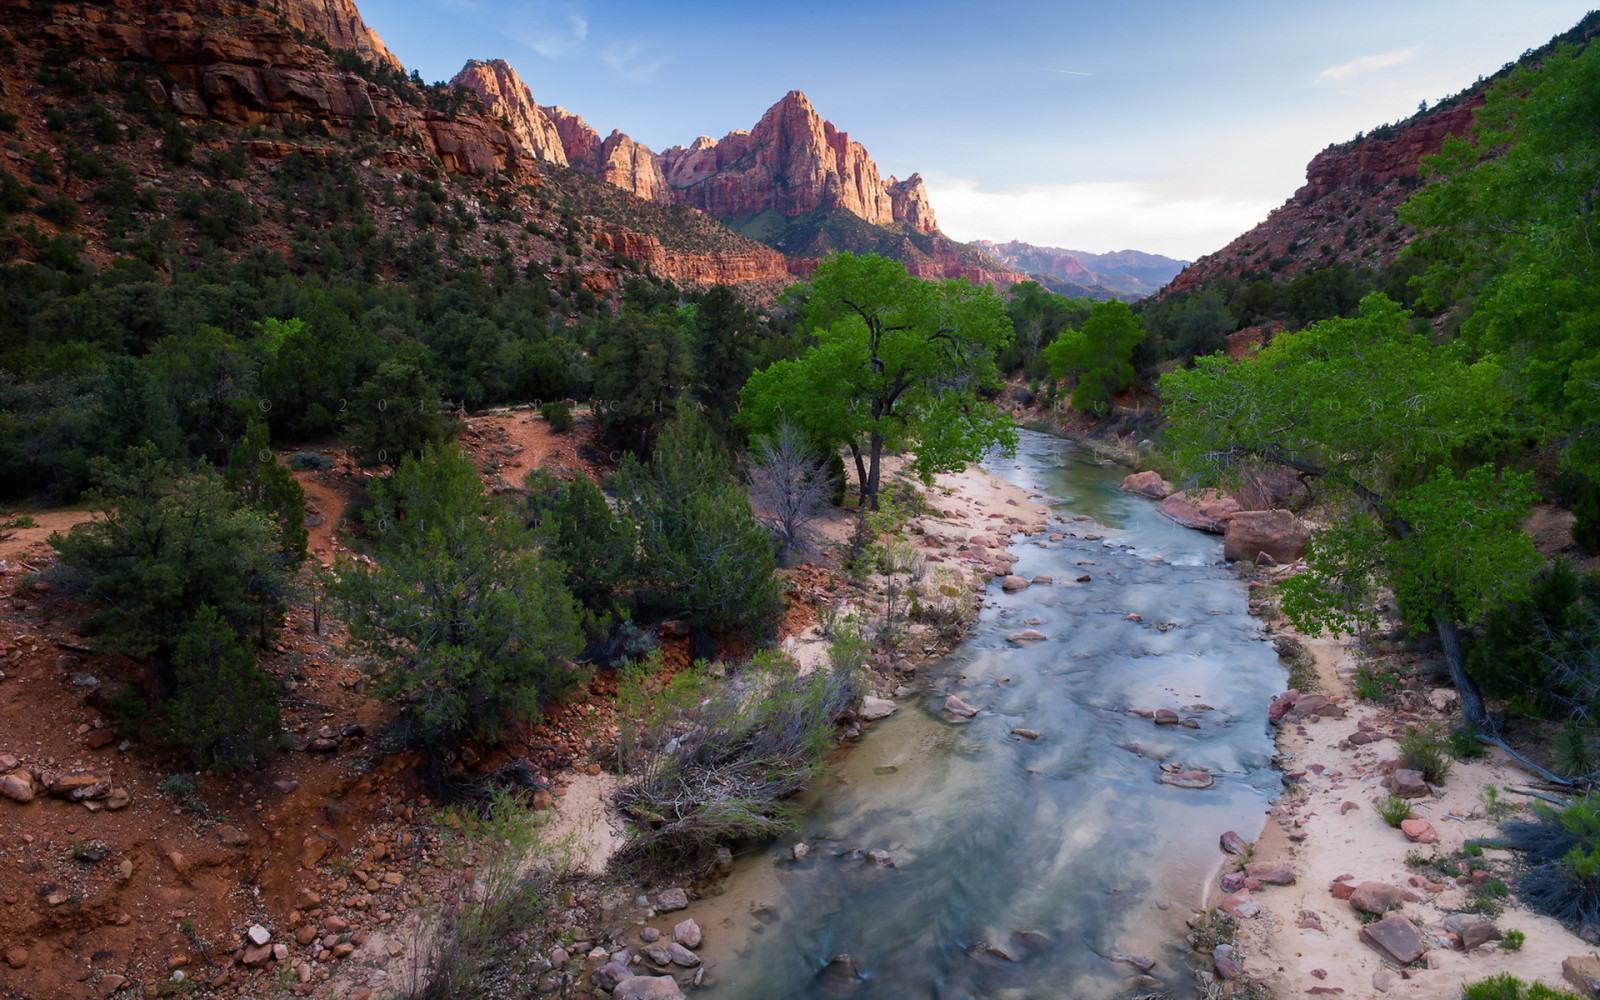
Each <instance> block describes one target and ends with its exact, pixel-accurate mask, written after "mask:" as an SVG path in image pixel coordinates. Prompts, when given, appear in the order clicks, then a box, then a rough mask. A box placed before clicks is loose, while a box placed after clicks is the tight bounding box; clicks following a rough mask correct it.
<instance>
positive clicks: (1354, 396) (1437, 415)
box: [1161, 294, 1538, 730]
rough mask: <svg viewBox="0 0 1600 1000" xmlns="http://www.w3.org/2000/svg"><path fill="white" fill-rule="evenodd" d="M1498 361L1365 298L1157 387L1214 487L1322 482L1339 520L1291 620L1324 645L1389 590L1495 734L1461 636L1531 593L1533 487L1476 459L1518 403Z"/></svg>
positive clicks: (1298, 594)
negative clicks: (1356, 308) (1288, 477)
mask: <svg viewBox="0 0 1600 1000" xmlns="http://www.w3.org/2000/svg"><path fill="white" fill-rule="evenodd" d="M1501 376H1502V372H1501V370H1500V369H1499V367H1498V366H1497V365H1495V364H1493V363H1490V362H1485V361H1480V362H1477V363H1472V362H1469V360H1468V359H1467V356H1466V354H1465V353H1464V351H1463V350H1461V348H1460V347H1459V346H1458V345H1443V346H1440V345H1435V344H1433V343H1432V342H1430V341H1429V340H1428V339H1427V338H1426V337H1423V336H1421V335H1419V334H1417V333H1415V332H1413V331H1412V329H1411V317H1410V314H1408V313H1406V312H1405V311H1404V310H1402V309H1401V308H1400V307H1399V306H1398V305H1396V304H1395V303H1393V302H1392V301H1390V300H1389V299H1387V298H1386V297H1384V296H1382V295H1381V294H1374V295H1371V296H1368V298H1367V299H1365V300H1364V301H1363V302H1362V304H1361V315H1360V316H1359V317H1356V318H1352V319H1334V320H1326V321H1323V322H1321V323H1318V324H1316V325H1314V326H1312V327H1310V328H1309V329H1307V330H1305V331H1303V332H1300V333H1295V334H1284V335H1281V336H1279V337H1278V338H1276V339H1275V340H1274V341H1273V343H1272V344H1271V345H1270V346H1269V347H1267V348H1266V349H1264V350H1262V351H1261V352H1260V354H1258V355H1257V356H1256V357H1254V358H1251V359H1246V360H1239V361H1235V360H1230V359H1228V358H1226V357H1223V356H1221V355H1212V356H1210V357H1206V358H1201V359H1199V360H1198V361H1197V363H1196V365H1195V367H1194V368H1193V369H1192V370H1187V371H1185V370H1179V371H1175V372H1172V373H1170V374H1168V375H1165V376H1163V377H1162V379H1161V395H1162V400H1163V406H1164V408H1165V410H1166V413H1167V416H1168V419H1169V421H1170V426H1169V432H1168V433H1169V440H1170V441H1171V443H1172V444H1173V445H1174V447H1175V450H1176V452H1177V455H1178V457H1179V459H1180V461H1181V462H1182V463H1183V464H1184V465H1185V466H1186V467H1187V468H1188V469H1190V470H1191V471H1192V472H1194V473H1196V474H1197V475H1198V476H1199V477H1200V478H1201V479H1202V480H1203V481H1208V482H1223V481H1227V480H1229V479H1230V478H1231V477H1237V476H1238V475H1239V474H1240V473H1241V471H1242V470H1246V469H1248V468H1249V467H1251V466H1253V465H1260V464H1264V463H1265V464H1273V465H1280V466H1285V467H1287V468H1290V469H1294V470H1295V471H1297V472H1299V473H1300V474H1302V475H1303V476H1307V477H1311V478H1314V479H1315V480H1316V481H1317V482H1318V483H1319V484H1320V486H1321V488H1322V489H1324V490H1325V491H1326V494H1325V495H1326V498H1327V501H1328V503H1329V504H1330V505H1331V506H1332V508H1333V510H1334V511H1335V512H1337V513H1338V515H1339V516H1338V518H1337V520H1336V522H1335V523H1334V524H1333V525H1332V526H1331V527H1330V529H1329V530H1327V531H1324V532H1323V533H1322V534H1320V535H1319V536H1318V537H1317V539H1316V541H1315V544H1314V545H1313V547H1312V550H1311V554H1310V558H1309V564H1310V569H1311V571H1310V572H1308V573H1304V574H1300V575H1299V576H1296V577H1294V578H1292V579H1291V580H1290V581H1288V582H1287V583H1286V585H1285V599H1284V611H1285V613H1286V614H1288V615H1289V617H1290V618H1291V620H1293V621H1294V622H1295V623H1296V624H1297V625H1299V626H1300V627H1303V628H1306V629H1308V630H1310V631H1312V632H1313V633H1315V632H1316V631H1319V630H1320V629H1321V628H1323V627H1325V626H1326V627H1332V628H1335V629H1338V628H1343V627H1347V626H1348V625H1350V624H1351V623H1352V622H1353V621H1354V620H1357V619H1369V618H1370V616H1371V613H1370V602H1371V599H1372V597H1373V595H1374V594H1375V593H1376V591H1377V589H1378V588H1379V587H1380V586H1385V585H1386V586H1389V587H1392V588H1393V592H1394V594H1395V597H1396V601H1397V604H1398V605H1399V610H1400V612H1401V615H1402V617H1403V618H1404V620H1405V621H1406V622H1408V623H1409V624H1411V625H1414V626H1426V625H1432V626H1433V627H1434V628H1435V629H1436V630H1437V632H1438V634H1439V637H1440V640H1441V643H1442V645H1443V648H1444V651H1445V657H1446V661H1447V663H1448V664H1449V667H1450V672H1451V676H1452V678H1453V679H1454V681H1455V683H1456V686H1457V688H1458V689H1459V690H1460V693H1461V698H1462V708H1463V711H1464V713H1465V715H1466V718H1467V720H1468V721H1469V722H1471V723H1472V724H1474V725H1476V726H1478V727H1480V728H1483V729H1485V730H1487V728H1488V720H1487V717H1486V715H1485V713H1484V709H1483V704H1482V701H1481V699H1480V698H1479V697H1478V695H1477V690H1476V687H1475V686H1474V685H1473V682H1472V680H1471V678H1470V677H1469V676H1468V674H1467V673H1466V670H1465V666H1464V662H1463V656H1462V651H1461V644H1460V636H1459V630H1460V626H1461V625H1462V624H1463V623H1468V622H1474V621H1478V620H1481V619H1482V617H1483V616H1484V615H1485V614H1486V613H1487V612H1488V611H1489V610H1490V609H1491V608H1492V607H1494V606H1495V605H1496V604H1498V603H1499V602H1501V601H1504V600H1507V599H1512V598H1514V597H1515V596H1516V594H1517V593H1518V592H1519V589H1520V588H1522V587H1523V586H1525V585H1526V583H1527V581H1528V580H1529V578H1530V575H1531V573H1532V571H1533V569H1534V567H1535V566H1536V565H1537V564H1538V558H1537V556H1536V554H1535V553H1534V551H1533V547H1532V543H1531V542H1530V540H1529V539H1528V537H1527V535H1526V533H1525V532H1523V531H1522V530H1521V526H1520V525H1521V517H1522V516H1523V515H1524V514H1525V512H1526V510H1527V507H1528V504H1529V502H1530V498H1531V491H1530V489H1529V485H1528V480H1527V477H1526V476H1523V475H1519V474H1516V473H1510V472H1506V473H1496V471H1495V470H1494V469H1493V467H1492V466H1488V465H1482V464H1478V463H1476V462H1474V461H1473V459H1472V456H1473V455H1474V453H1476V452H1478V451H1479V450H1480V449H1483V448H1486V447H1492V445H1493V443H1494V435H1495V432H1496V430H1497V429H1499V428H1502V427H1503V426H1504V425H1505V421H1506V418H1507V413H1508V411H1509V408H1510V405H1511V397H1510V395H1509V393H1508V392H1507V391H1506V390H1505V388H1504V387H1503V385H1502V384H1501V383H1502V378H1501Z"/></svg>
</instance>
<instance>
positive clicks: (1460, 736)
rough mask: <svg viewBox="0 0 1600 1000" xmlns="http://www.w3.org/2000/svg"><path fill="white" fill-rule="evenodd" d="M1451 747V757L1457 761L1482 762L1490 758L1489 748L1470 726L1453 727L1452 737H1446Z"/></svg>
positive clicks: (1446, 741)
mask: <svg viewBox="0 0 1600 1000" xmlns="http://www.w3.org/2000/svg"><path fill="white" fill-rule="evenodd" d="M1445 743H1446V744H1447V745H1448V746H1449V749H1450V756H1452V757H1454V758H1455V759H1456V760H1481V759H1482V758H1484V757H1486V756H1488V754H1489V748H1488V747H1486V746H1484V744H1483V740H1482V739H1480V738H1479V733H1478V731H1477V730H1476V729H1474V728H1473V727H1472V726H1470V725H1461V726H1455V727H1452V728H1451V730H1450V735H1449V736H1447V737H1445Z"/></svg>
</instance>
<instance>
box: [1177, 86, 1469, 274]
mask: <svg viewBox="0 0 1600 1000" xmlns="http://www.w3.org/2000/svg"><path fill="white" fill-rule="evenodd" d="M1482 104H1483V95H1482V94H1481V93H1475V94H1470V95H1468V96H1466V97H1464V98H1463V99H1461V100H1460V101H1458V102H1457V103H1455V104H1452V105H1450V106H1449V107H1445V108H1440V109H1438V110H1435V111H1432V112H1429V113H1427V114H1422V115H1418V116H1417V117H1416V118H1414V119H1412V120H1411V121H1410V122H1408V123H1405V124H1404V125H1401V126H1395V127H1390V128H1386V129H1382V130H1379V131H1377V132H1375V133H1374V134H1373V135H1369V136H1365V137H1363V138H1360V139H1356V140H1353V141H1351V142H1346V143H1343V144H1340V145H1337V146H1329V147H1328V148H1327V149H1324V150H1323V151H1322V152H1320V153H1318V154H1317V155H1316V156H1314V157H1312V159H1311V162H1310V163H1309V164H1308V165H1307V166H1306V183H1305V184H1304V185H1303V186H1302V187H1301V188H1300V189H1299V190H1298V191H1296V192H1295V193H1294V195H1293V197H1291V198H1290V199H1289V200H1288V201H1286V202H1284V203H1283V204H1282V205H1281V206H1279V207H1278V208H1275V209H1273V210H1272V212H1271V213H1270V214H1269V215H1268V216H1267V218H1266V221H1265V222H1262V223H1261V224H1260V225H1258V226H1256V227H1255V228H1254V229H1251V230H1250V231H1248V232H1246V233H1245V234H1243V235H1242V236H1240V237H1238V238H1237V239H1235V240H1234V241H1233V242H1232V243H1229V244H1228V245H1227V246H1225V247H1223V248H1222V249H1221V250H1219V251H1217V252H1216V253H1214V254H1209V255H1207V256H1205V257H1202V258H1200V259H1199V260H1198V261H1196V262H1195V263H1193V264H1192V265H1190V266H1189V267H1187V268H1185V269H1184V270H1183V272H1182V273H1180V274H1179V275H1178V276H1177V277H1176V278H1174V279H1172V283H1171V284H1170V285H1169V286H1168V287H1167V289H1166V290H1165V291H1168V292H1177V291H1188V290H1190V289H1194V288H1198V287H1202V286H1204V285H1205V284H1206V283H1208V282H1210V281H1213V280H1215V279H1217V278H1220V277H1224V276H1226V277H1239V276H1242V275H1245V274H1247V273H1251V272H1254V273H1258V274H1265V273H1267V272H1268V271H1269V270H1272V271H1275V272H1278V273H1282V274H1293V273H1294V272H1296V271H1299V270H1301V269H1303V268H1305V267H1307V266H1316V267H1324V266H1327V265H1330V264H1334V263H1338V262H1346V263H1354V264H1360V265H1363V266H1367V267H1372V266H1381V265H1386V264H1390V263H1392V262H1393V261H1394V259H1395V258H1396V257H1397V256H1398V255H1399V253H1400V251H1401V250H1403V249H1405V247H1406V244H1408V243H1409V242H1410V241H1411V238H1412V237H1413V236H1414V235H1415V234H1414V233H1413V232H1412V231H1411V229H1410V228H1409V227H1407V226H1403V225H1401V224H1400V222H1399V221H1398V220H1396V219H1395V208H1396V207H1398V206H1399V205H1400V204H1401V203H1402V202H1404V201H1405V200H1406V199H1407V198H1409V197H1410V196H1411V193H1412V192H1413V191H1415V190H1416V188H1417V186H1418V185H1419V184H1421V183H1422V178H1421V176H1420V173H1419V171H1418V164H1419V162H1420V161H1421V159H1422V158H1423V157H1424V156H1428V155H1431V154H1433V153H1437V152H1439V150H1440V149H1441V148H1443V146H1444V141H1445V139H1446V138H1448V137H1450V136H1453V135H1465V134H1466V133H1467V131H1468V130H1469V129H1471V127H1472V117H1473V114H1474V112H1476V111H1477V109H1478V108H1479V107H1480V106H1481V105H1482ZM1274 262H1277V265H1278V266H1277V267H1276V268H1274V267H1273V264H1274Z"/></svg>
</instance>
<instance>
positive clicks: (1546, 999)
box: [1461, 972, 1579, 1000]
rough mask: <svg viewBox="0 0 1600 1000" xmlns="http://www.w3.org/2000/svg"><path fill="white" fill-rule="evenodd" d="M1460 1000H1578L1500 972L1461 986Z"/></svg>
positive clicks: (1572, 996) (1565, 993) (1563, 991)
mask: <svg viewBox="0 0 1600 1000" xmlns="http://www.w3.org/2000/svg"><path fill="white" fill-rule="evenodd" d="M1461 1000H1579V997H1578V995H1577V994H1576V993H1569V992H1568V991H1566V990H1558V989H1554V988H1553V987H1549V986H1546V985H1544V984H1543V983H1533V984H1532V985H1529V984H1527V983H1524V982H1523V981H1522V980H1520V979H1518V978H1517V977H1516V976H1513V975H1512V974H1511V973H1509V972H1502V973H1499V974H1497V975H1493V976H1490V977H1489V978H1487V979H1480V980H1478V981H1477V982H1475V983H1467V984H1466V985H1464V986H1462V987H1461Z"/></svg>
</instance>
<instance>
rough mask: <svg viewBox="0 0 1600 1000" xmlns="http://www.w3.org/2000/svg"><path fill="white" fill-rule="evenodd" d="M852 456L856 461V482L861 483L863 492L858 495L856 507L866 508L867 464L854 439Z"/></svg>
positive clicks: (851, 446) (851, 444)
mask: <svg viewBox="0 0 1600 1000" xmlns="http://www.w3.org/2000/svg"><path fill="white" fill-rule="evenodd" d="M850 457H851V458H853V459H855V461H856V482H858V483H860V484H861V494H860V495H859V496H857V497H856V509H858V510H865V509H866V507H867V466H866V463H865V462H863V461H862V460H861V448H860V446H859V445H857V444H856V443H855V442H854V441H851V442H850Z"/></svg>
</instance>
